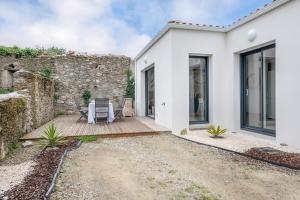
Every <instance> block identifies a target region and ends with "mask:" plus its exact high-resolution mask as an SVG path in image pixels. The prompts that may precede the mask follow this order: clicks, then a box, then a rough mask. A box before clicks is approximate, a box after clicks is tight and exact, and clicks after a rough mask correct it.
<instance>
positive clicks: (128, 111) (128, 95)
mask: <svg viewBox="0 0 300 200" xmlns="http://www.w3.org/2000/svg"><path fill="white" fill-rule="evenodd" d="M125 73H126V77H127V85H126V90H125V105H124V115H125V117H132V116H133V101H134V97H135V88H134V87H135V85H134V76H133V73H132V71H131V69H130V68H129V67H128V68H127V70H126V71H125Z"/></svg>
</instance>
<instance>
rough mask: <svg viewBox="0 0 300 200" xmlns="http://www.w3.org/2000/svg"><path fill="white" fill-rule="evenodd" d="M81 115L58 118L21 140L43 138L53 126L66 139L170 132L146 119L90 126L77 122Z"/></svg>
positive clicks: (83, 122)
mask: <svg viewBox="0 0 300 200" xmlns="http://www.w3.org/2000/svg"><path fill="white" fill-rule="evenodd" d="M79 117H80V116H79V115H63V116H58V117H56V118H55V119H53V120H52V121H50V122H48V123H46V124H44V125H43V126H41V127H39V128H37V129H35V130H33V131H32V132H30V133H28V134H26V135H24V137H22V138H21V140H34V139H39V138H41V136H42V134H43V132H44V130H45V129H46V128H47V127H48V126H49V125H51V124H54V125H55V127H57V129H58V131H59V132H60V133H61V134H62V135H63V136H64V137H70V138H72V137H77V136H86V135H96V136H97V137H99V138H110V137H126V136H143V135H157V134H159V133H163V132H170V130H168V129H167V128H165V127H162V126H159V125H157V124H155V122H154V120H152V119H149V118H146V117H126V118H122V119H118V120H115V121H114V122H113V123H106V122H100V123H97V124H88V123H87V121H86V120H82V121H77V120H78V119H79Z"/></svg>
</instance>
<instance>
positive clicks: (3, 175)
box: [0, 161, 35, 197]
mask: <svg viewBox="0 0 300 200" xmlns="http://www.w3.org/2000/svg"><path fill="white" fill-rule="evenodd" d="M34 164H35V163H34V162H32V161H29V162H24V163H21V164H18V165H10V166H0V197H1V196H2V195H3V193H4V192H5V191H8V190H9V189H11V188H12V187H14V186H16V185H18V184H19V183H21V182H22V180H23V179H24V177H25V176H26V175H28V174H29V173H30V172H31V171H32V170H33V166H34Z"/></svg>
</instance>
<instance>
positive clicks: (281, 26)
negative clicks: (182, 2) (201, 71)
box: [136, 1, 300, 148]
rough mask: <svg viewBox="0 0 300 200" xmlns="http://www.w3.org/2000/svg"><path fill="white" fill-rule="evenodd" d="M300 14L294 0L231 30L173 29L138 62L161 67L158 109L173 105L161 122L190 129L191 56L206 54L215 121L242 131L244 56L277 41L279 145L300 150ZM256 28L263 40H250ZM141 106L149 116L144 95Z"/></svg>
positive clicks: (298, 3)
mask: <svg viewBox="0 0 300 200" xmlns="http://www.w3.org/2000/svg"><path fill="white" fill-rule="evenodd" d="M299 10H300V1H290V2H289V3H286V4H283V5H281V6H280V7H278V8H276V9H274V10H272V11H271V12H269V13H266V14H264V15H262V16H260V17H258V18H256V19H254V20H252V21H250V22H248V23H245V24H243V25H241V26H239V27H237V28H235V29H233V30H230V31H228V32H211V31H199V30H186V29H174V28H172V29H170V30H169V31H168V32H167V34H166V35H165V36H164V37H162V38H161V39H160V40H158V42H157V43H156V44H155V45H154V46H152V47H151V48H150V49H148V51H146V53H145V54H144V55H143V56H141V57H140V58H139V59H138V60H137V63H136V70H137V72H138V74H139V73H140V71H141V70H143V69H144V68H145V66H144V65H143V64H142V62H143V60H142V59H143V58H144V57H145V56H147V57H148V58H151V59H152V60H151V62H154V63H157V65H156V69H155V73H156V74H155V75H156V78H155V89H156V107H159V106H160V105H159V104H161V102H162V100H163V99H167V104H166V105H168V107H167V106H166V107H167V109H166V108H165V109H158V110H156V111H157V112H156V114H157V115H158V116H164V117H165V116H166V117H168V118H167V119H163V117H157V118H156V119H155V120H156V122H157V123H159V124H161V125H164V126H166V127H168V128H171V129H172V130H173V131H175V132H178V131H180V130H182V129H184V128H189V89H188V88H189V62H188V59H189V54H193V55H202V56H203V55H205V56H208V57H209V99H210V100H209V122H210V124H219V125H221V126H223V127H225V128H227V129H228V130H230V131H239V130H240V127H241V119H240V116H241V113H240V112H241V111H240V54H241V53H243V52H247V51H249V50H253V49H256V48H259V47H263V46H267V45H269V44H274V43H275V44H276V141H277V142H278V143H286V144H288V145H290V146H293V147H297V148H300V132H299V128H298V123H299V119H300V118H299V113H300V106H298V105H299V102H300V90H299V89H297V86H298V85H300V78H299V77H300V62H299V58H298V57H299V55H298V54H299V52H300V40H299V38H298V37H299V35H300V27H299V26H298V24H300V16H299ZM253 29H254V30H256V32H257V38H256V39H255V40H254V41H253V42H249V40H248V32H249V31H250V30H253ZM161 63H162V64H161ZM160 68H163V69H160ZM159 73H161V74H159ZM142 87H144V83H143V82H141V81H139V82H137V89H138V91H139V90H141V88H142ZM136 103H137V107H138V106H139V107H140V111H138V112H137V114H138V115H142V116H143V115H144V113H143V112H141V110H143V109H141V108H144V104H143V103H144V99H143V96H139V95H137V101H136ZM141 105H142V106H141ZM170 106H171V107H170ZM201 126H205V125H200V127H201ZM206 126H207V125H206Z"/></svg>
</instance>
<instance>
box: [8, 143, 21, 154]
mask: <svg viewBox="0 0 300 200" xmlns="http://www.w3.org/2000/svg"><path fill="white" fill-rule="evenodd" d="M20 147H21V145H20V144H19V143H18V142H11V143H9V144H8V146H7V149H8V154H9V153H11V152H13V151H14V150H16V149H18V148H20Z"/></svg>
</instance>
